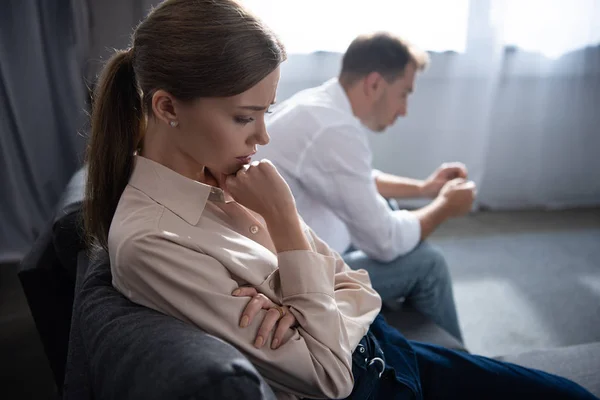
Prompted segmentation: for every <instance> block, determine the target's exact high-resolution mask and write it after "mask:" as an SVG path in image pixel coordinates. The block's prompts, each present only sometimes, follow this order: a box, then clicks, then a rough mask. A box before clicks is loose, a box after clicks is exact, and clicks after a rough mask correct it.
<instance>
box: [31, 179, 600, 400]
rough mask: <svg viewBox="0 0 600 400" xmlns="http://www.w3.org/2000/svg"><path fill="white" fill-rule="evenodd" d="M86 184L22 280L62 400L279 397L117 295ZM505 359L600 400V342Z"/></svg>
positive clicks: (411, 314) (423, 335)
mask: <svg viewBox="0 0 600 400" xmlns="http://www.w3.org/2000/svg"><path fill="white" fill-rule="evenodd" d="M84 179H85V171H84V170H82V171H80V172H79V173H78V174H76V175H75V176H74V177H73V179H72V181H71V182H70V184H69V186H68V188H67V190H66V191H65V195H64V196H63V200H62V202H61V204H60V206H59V209H58V211H57V214H56V217H55V218H54V219H53V221H52V222H51V224H50V226H49V227H48V229H47V231H46V232H44V233H43V234H42V235H41V236H40V238H38V240H37V242H36V244H35V245H34V247H33V249H32V251H31V252H30V254H29V255H28V257H27V258H26V259H25V260H24V261H23V263H22V265H21V270H20V272H19V276H20V278H21V282H22V285H23V287H24V290H25V293H26V296H27V298H28V301H29V304H30V308H31V311H32V315H33V317H34V320H35V322H36V326H37V328H38V331H39V332H40V336H41V338H42V342H43V344H44V348H45V350H46V354H47V356H48V358H49V360H50V364H51V366H52V369H53V372H54V374H55V379H56V381H57V386H58V387H59V389H60V390H61V391H62V394H63V398H65V399H77V400H79V399H273V398H274V395H273V392H272V391H271V389H270V388H269V386H268V385H267V384H266V383H265V381H264V380H263V379H262V377H261V376H260V374H259V373H258V371H257V370H256V369H255V368H254V367H253V366H252V364H251V363H250V362H249V361H248V360H247V359H246V358H245V357H244V356H243V355H242V354H241V353H240V352H239V351H238V350H237V349H235V348H234V347H232V346H230V345H229V344H227V343H225V342H223V341H221V340H219V339H217V338H215V337H213V336H211V335H209V334H206V333H205V332H203V331H202V330H200V329H198V328H196V327H194V326H191V325H189V324H186V323H183V322H181V321H179V320H177V319H175V318H172V317H169V316H166V315H163V314H160V313H158V312H156V311H153V310H150V309H147V308H145V307H141V306H139V305H136V304H133V303H131V302H130V301H129V300H128V299H126V298H125V297H123V296H122V295H121V294H120V293H119V292H117V291H116V290H115V289H114V288H113V287H112V285H111V275H110V265H109V260H108V256H107V254H105V253H102V252H100V253H97V254H94V256H93V258H91V257H90V256H89V254H88V253H87V252H86V251H85V249H84V246H83V241H82V235H81V224H80V212H81V209H80V208H81V200H82V198H83V182H84ZM384 315H385V316H386V318H387V319H388V322H390V323H391V324H392V325H393V326H395V327H396V328H398V329H399V330H400V331H401V332H402V333H403V334H404V335H405V336H406V337H408V338H409V339H413V340H419V341H422V342H429V343H435V344H440V345H443V346H447V347H451V348H455V349H461V350H465V349H464V348H463V347H462V345H461V344H460V343H458V342H457V341H456V340H455V339H454V338H453V337H452V336H451V335H449V334H448V333H446V332H445V331H444V330H443V329H441V328H440V327H438V326H437V325H435V324H434V323H433V322H431V321H430V320H428V319H427V318H425V317H424V316H422V315H421V314H419V313H417V312H416V311H414V310H412V309H410V308H409V307H405V308H403V309H402V310H400V311H399V312H398V311H397V312H394V313H389V312H386V311H384ZM465 351H466V350H465ZM502 359H503V360H506V361H510V362H515V363H517V364H522V365H527V366H530V367H533V368H537V369H541V370H545V371H548V372H552V373H557V374H560V375H563V376H566V377H568V378H571V379H573V380H574V381H576V382H578V383H580V384H581V385H582V386H584V387H586V388H587V389H588V390H590V391H592V392H593V393H595V394H596V395H600V374H598V371H600V368H599V366H600V343H592V344H587V345H582V346H574V347H570V348H562V349H554V350H547V351H538V352H532V353H527V354H519V355H515V356H506V357H502ZM63 383H64V385H63Z"/></svg>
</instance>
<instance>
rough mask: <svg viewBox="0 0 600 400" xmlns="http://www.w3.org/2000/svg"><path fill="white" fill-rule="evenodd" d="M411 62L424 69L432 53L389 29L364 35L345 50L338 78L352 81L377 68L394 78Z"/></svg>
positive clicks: (390, 79) (385, 75) (346, 82)
mask: <svg viewBox="0 0 600 400" xmlns="http://www.w3.org/2000/svg"><path fill="white" fill-rule="evenodd" d="M409 62H412V63H414V64H415V66H416V67H417V68H418V69H419V70H423V69H425V68H426V67H427V64H428V63H429V56H428V55H427V53H425V52H424V51H421V50H419V49H417V48H416V47H413V46H411V45H410V44H408V42H406V41H404V40H403V39H401V38H399V37H397V36H394V35H392V34H390V33H387V32H377V33H373V34H369V35H361V36H359V37H357V38H356V39H354V40H353V41H352V43H350V46H349V47H348V49H347V50H346V53H345V54H344V57H343V59H342V71H341V72H340V78H339V79H340V82H342V83H343V84H345V85H351V84H353V83H354V82H356V81H357V80H358V79H361V78H363V77H365V76H367V75H368V74H370V73H371V72H378V73H379V74H381V76H383V78H384V79H385V80H386V81H388V82H393V81H394V80H396V79H397V78H399V77H400V76H401V75H402V73H403V72H404V68H405V67H406V65H407V64H408V63H409Z"/></svg>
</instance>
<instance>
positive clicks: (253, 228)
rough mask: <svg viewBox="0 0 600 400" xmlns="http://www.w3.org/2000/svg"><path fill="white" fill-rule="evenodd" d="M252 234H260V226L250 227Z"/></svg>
mask: <svg viewBox="0 0 600 400" xmlns="http://www.w3.org/2000/svg"><path fill="white" fill-rule="evenodd" d="M250 233H251V234H253V235H255V234H257V233H258V226H256V225H252V226H251V227H250Z"/></svg>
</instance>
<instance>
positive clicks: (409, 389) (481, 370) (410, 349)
mask: <svg viewBox="0 0 600 400" xmlns="http://www.w3.org/2000/svg"><path fill="white" fill-rule="evenodd" d="M352 357H353V364H352V372H353V374H354V380H355V383H354V390H353V391H352V393H351V394H350V396H349V397H347V398H348V399H351V400H379V399H381V400H383V399H385V400H405V399H411V400H412V399H416V400H420V399H492V400H495V399H498V400H500V399H502V400H504V399H528V400H529V399H565V400H566V399H581V400H584V399H589V400H592V399H596V400H598V399H597V398H596V397H595V396H593V395H592V394H591V393H589V392H588V391H587V390H585V389H584V388H582V387H581V386H579V385H578V384H576V383H574V382H571V381H569V380H568V379H565V378H561V377H558V376H555V375H551V374H548V373H545V372H542V371H538V370H534V369H530V368H525V367H521V366H518V365H515V364H510V363H505V362H501V361H497V360H493V359H490V358H486V357H482V356H475V355H471V354H468V353H463V352H460V351H455V350H450V349H446V348H443V347H440V346H435V345H429V344H424V343H419V342H413V341H409V340H406V338H404V336H402V334H400V332H398V331H397V330H396V329H394V328H393V327H391V326H389V325H388V324H387V322H385V319H384V318H383V317H382V316H381V315H380V316H378V317H377V318H376V319H375V321H374V322H373V324H372V325H371V328H370V330H369V332H368V333H367V335H365V337H363V339H362V340H361V341H360V344H359V345H358V347H357V348H356V350H355V351H354V353H353V355H352Z"/></svg>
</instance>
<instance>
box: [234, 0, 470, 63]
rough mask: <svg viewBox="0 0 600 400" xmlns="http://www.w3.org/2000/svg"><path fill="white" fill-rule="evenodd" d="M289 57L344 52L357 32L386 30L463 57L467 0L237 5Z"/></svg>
mask: <svg viewBox="0 0 600 400" xmlns="http://www.w3.org/2000/svg"><path fill="white" fill-rule="evenodd" d="M242 3H243V4H245V5H247V6H248V7H249V8H250V9H251V10H253V11H254V12H255V13H256V14H257V15H258V16H259V17H260V18H261V19H262V20H263V21H264V22H265V23H267V24H268V25H269V26H270V27H271V28H272V29H273V30H274V31H275V32H276V33H277V34H278V35H279V36H280V37H281V39H282V40H283V42H284V44H285V46H286V48H287V51H288V52H289V53H311V52H314V51H333V52H340V53H342V52H344V51H345V50H346V48H347V47H348V45H349V44H350V42H351V41H352V39H354V38H355V37H356V36H358V35H359V34H362V33H369V32H374V31H388V32H391V33H394V34H397V35H399V36H401V37H403V38H404V39H406V40H408V41H409V42H411V43H413V44H414V45H416V46H418V47H420V48H422V49H424V50H430V51H457V52H464V50H465V47H466V38H467V26H468V24H467V22H468V21H467V20H468V16H469V0H452V1H449V0H418V1H416V0H369V1H351V0H242Z"/></svg>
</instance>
